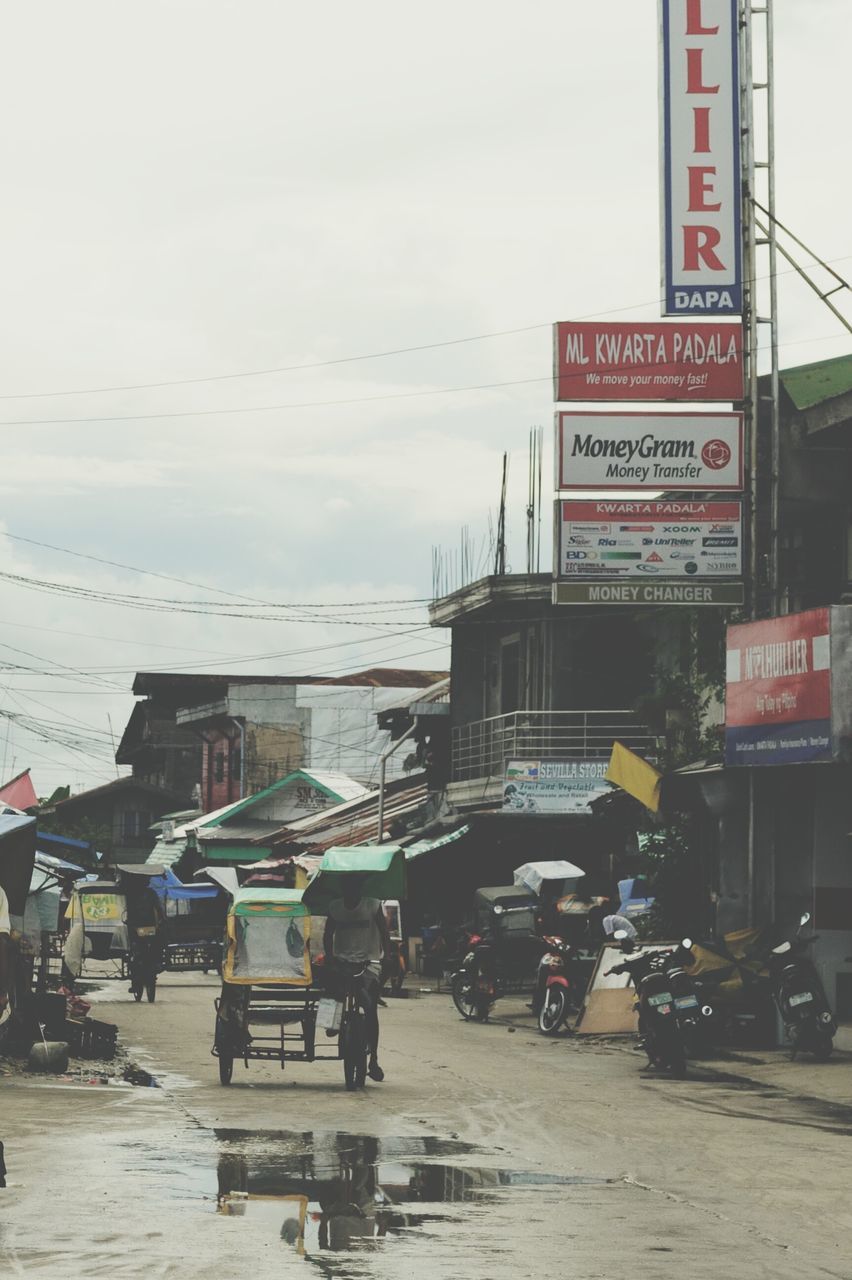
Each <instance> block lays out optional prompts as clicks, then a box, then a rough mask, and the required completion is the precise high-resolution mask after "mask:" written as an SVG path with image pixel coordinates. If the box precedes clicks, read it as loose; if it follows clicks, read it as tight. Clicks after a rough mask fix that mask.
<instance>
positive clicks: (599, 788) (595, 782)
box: [503, 760, 612, 814]
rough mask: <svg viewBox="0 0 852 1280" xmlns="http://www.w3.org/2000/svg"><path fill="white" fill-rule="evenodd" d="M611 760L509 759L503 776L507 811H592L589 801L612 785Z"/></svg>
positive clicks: (537, 812) (505, 811)
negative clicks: (606, 777) (610, 777)
mask: <svg viewBox="0 0 852 1280" xmlns="http://www.w3.org/2000/svg"><path fill="white" fill-rule="evenodd" d="M608 765H609V760H509V761H507V762H506V771H505V776H504V779H503V812H504V813H528V814H540V813H574V814H590V813H591V812H592V810H591V809H590V808H589V801H591V800H594V799H595V797H596V796H601V795H604V794H605V793H606V792H607V791H610V790H611V789H612V788H611V787H610V785H609V783H608V782H607V781H606V780H605V777H604V775H605V774H606V771H607V767H608Z"/></svg>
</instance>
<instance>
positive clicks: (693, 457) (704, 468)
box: [556, 412, 743, 492]
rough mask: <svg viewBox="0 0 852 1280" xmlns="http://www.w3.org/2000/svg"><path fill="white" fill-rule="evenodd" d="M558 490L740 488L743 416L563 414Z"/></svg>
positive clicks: (559, 429) (558, 427)
mask: <svg viewBox="0 0 852 1280" xmlns="http://www.w3.org/2000/svg"><path fill="white" fill-rule="evenodd" d="M556 450H557V459H556V462H557V472H556V484H557V488H559V489H596V490H600V489H625V488H629V489H658V490H659V489H666V490H675V491H687V492H697V491H701V490H706V491H710V492H721V491H723V490H731V491H737V490H740V489H742V487H743V416H742V414H741V413H671V414H645V413H572V412H565V413H557V415H556Z"/></svg>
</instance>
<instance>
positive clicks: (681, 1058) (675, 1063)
mask: <svg viewBox="0 0 852 1280" xmlns="http://www.w3.org/2000/svg"><path fill="white" fill-rule="evenodd" d="M666 1059H667V1065H668V1067H669V1070H670V1071H671V1073H672V1075H673V1076H674V1078H675V1080H683V1079H684V1078H685V1076H686V1053H685V1051H684V1047H683V1045H682V1044H681V1043H680V1041H675V1042H674V1043H673V1044H671V1045H670V1046H669V1050H668V1053H667V1054H666Z"/></svg>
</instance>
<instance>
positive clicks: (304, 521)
mask: <svg viewBox="0 0 852 1280" xmlns="http://www.w3.org/2000/svg"><path fill="white" fill-rule="evenodd" d="M775 7H776V32H777V42H776V75H777V107H778V122H777V134H778V147H777V186H778V213H779V216H780V217H781V218H782V219H783V220H784V221H785V222H787V223H788V224H789V225H790V226H791V227H792V228H793V229H794V230H795V231H797V233H798V234H799V235H800V236H801V237H802V238H803V239H804V240H805V241H807V242H808V243H809V244H811V245H813V246H814V247H815V248H816V249H817V250H818V251H819V253H820V254H821V255H822V256H823V257H825V258H828V259H831V260H833V261H835V262H836V265H837V268H838V270H840V271H841V272H845V273H849V272H852V238H850V234H849V213H848V210H849V204H850V194H852V181H850V178H849V173H848V165H847V164H846V163H845V161H844V156H845V149H846V143H845V139H846V133H847V129H846V126H847V124H848V119H849V106H848V66H847V61H848V50H849V38H850V34H852V10H850V6H849V3H848V0H816V2H815V3H811V4H805V3H803V0H776V6H775ZM3 10H4V14H3V16H4V23H3V28H4V40H3V44H2V49H0V95H2V100H3V120H4V128H3V130H2V136H0V148H2V161H1V162H2V172H3V175H4V184H3V186H4V196H3V201H2V208H0V224H2V238H0V246H2V248H0V252H2V255H3V262H2V279H3V290H2V294H0V326H2V351H3V359H2V365H1V366H0V394H2V395H3V397H4V398H3V400H2V401H0V424H2V428H1V429H2V435H3V443H2V452H1V453H0V529H2V530H5V531H6V532H8V533H11V534H15V535H18V536H19V537H25V538H29V539H34V540H37V541H40V542H44V543H51V544H55V545H56V546H58V547H65V548H70V549H72V550H75V551H78V552H82V553H86V554H89V555H94V556H100V557H103V558H107V559H110V560H115V561H120V562H124V563H127V564H131V565H135V566H138V567H141V568H145V569H150V570H154V571H157V572H159V573H165V574H172V575H175V576H177V577H181V578H184V579H187V580H190V581H192V582H197V583H202V584H207V586H208V591H207V592H200V591H199V590H198V589H196V588H191V587H184V586H179V585H177V584H173V583H172V584H170V583H167V582H164V581H161V580H157V579H155V578H150V577H148V578H146V577H143V576H140V575H138V574H133V573H130V572H128V571H125V570H120V569H116V568H110V567H108V566H105V565H100V564H97V563H93V562H90V561H85V560H80V559H74V558H72V557H69V556H67V555H64V554H61V553H59V552H56V551H49V550H45V549H40V548H37V547H34V546H32V545H30V544H28V543H25V542H21V541H13V540H10V539H9V538H6V537H0V571H2V572H3V573H6V574H10V573H11V574H18V575H22V576H29V577H35V578H38V579H40V580H48V581H51V582H61V583H63V584H67V585H72V586H84V587H87V588H89V589H96V590H99V591H108V592H109V591H111V592H125V593H136V594H140V595H150V596H155V597H169V598H180V599H183V600H197V599H202V598H203V599H214V598H217V592H216V590H214V589H219V590H220V591H229V592H234V593H238V594H241V595H245V596H251V597H254V598H256V599H262V600H268V601H269V600H271V601H292V602H298V603H304V602H322V601H334V602H343V601H350V602H355V601H367V600H369V601H374V600H379V599H406V600H409V599H417V598H422V597H425V596H428V595H429V594H430V591H431V547H432V545H433V544H441V545H443V546H445V547H452V548H455V547H457V545H458V541H459V532H458V531H459V528H460V526H461V525H463V524H466V525H469V526H470V527H471V530H472V534H473V536H474V537H475V539H476V545H477V549H478V551H481V550H483V549H484V547H485V546H486V545H487V542H486V541H485V539H486V538H487V530H488V513H489V510H491V511H492V512H493V510H494V507H495V505H496V499H497V493H498V484H499V470H500V456H501V453H502V451H503V450H509V451H510V452H511V454H512V476H513V481H514V483H513V486H512V501H511V505H510V513H509V517H510V531H511V535H512V545H511V549H510V561H511V563H512V566H513V567H514V568H515V569H521V570H522V569H524V567H525V564H524V561H523V551H522V548H523V536H524V528H523V507H524V505H525V497H526V492H525V490H526V448H527V438H528V433H529V428H530V426H531V425H533V424H538V423H541V424H548V431H549V423H550V420H551V416H552V400H551V388H550V382H549V374H550V366H551V354H550V333H549V328H548V326H549V325H550V323H551V322H552V321H554V320H557V319H569V318H582V317H587V316H591V315H612V316H613V317H614V318H645V319H652V318H654V317H656V316H658V314H659V304H658V301H657V299H658V296H659V265H658V264H659V251H658V239H659V233H658V174H657V157H658V129H657V51H656V6H655V5H654V4H653V2H652V0H608V2H607V3H606V4H600V3H599V4H584V5H580V4H578V3H577V2H576V0H574V2H572V3H566V0H560V2H559V3H557V2H556V0H536V3H535V4H526V5H521V4H519V3H511V4H510V3H506V2H503V3H499V2H498V3H495V2H494V0H488V3H486V2H485V0H461V3H460V2H459V0H455V2H454V3H448V2H447V0H433V3H432V4H430V5H429V6H427V7H423V6H415V5H413V4H409V3H404V2H403V3H400V0H362V3H360V4H357V5H354V4H352V3H351V2H344V0H326V3H324V4H313V5H310V4H304V3H298V4H297V3H294V2H292V0H235V2H234V3H228V2H226V0H197V2H195V0H102V2H100V3H96V2H92V0H75V3H73V4H69V3H67V0H60V2H58V3H47V2H42V0H29V2H28V3H27V4H11V3H7V4H6V5H4V6H3ZM781 303H782V319H781V341H782V344H783V345H782V353H781V358H782V365H785V366H789V365H795V364H800V363H805V362H808V361H811V360H817V359H821V358H823V357H826V356H830V355H841V354H844V353H845V352H847V351H848V350H849V348H850V340H849V337H848V335H846V334H845V333H844V331H843V329H842V328H841V327H840V325H839V324H838V323H837V322H836V320H834V319H833V318H832V317H831V316H830V315H829V313H828V312H827V311H826V310H825V309H824V308H823V307H822V306H821V304H819V303H818V302H817V301H815V300H814V299H812V297H811V296H810V295H809V294H808V292H807V290H806V287H805V286H804V285H803V284H801V283H800V282H799V281H798V280H796V279H795V278H794V279H792V280H791V277H790V275H789V274H785V275H784V276H783V277H782V281H781ZM527 326H530V328H529V331H528V332H525V333H517V334H514V335H508V336H504V337H498V338H492V339H489V340H487V341H479V342H469V343H467V342H466V343H463V344H460V345H456V346H449V347H443V348H441V347H438V348H436V349H432V350H424V351H419V352H415V353H410V354H406V355H398V356H388V357H385V358H381V359H370V360H360V361H357V362H352V363H341V364H337V365H328V366H326V367H323V368H316V369H312V370H309V371H304V370H303V371H296V372H287V373H274V374H266V375H263V376H254V377H250V376H245V377H238V378H233V379H228V380H225V381H218V382H217V381H210V382H204V381H201V382H197V383H194V384H191V385H183V386H166V387H160V388H150V389H139V390H124V391H112V392H107V393H101V394H97V393H94V392H92V391H91V390H90V389H91V388H103V387H107V388H109V387H115V386H124V385H127V384H138V383H153V382H168V381H170V380H179V379H188V378H199V379H204V378H211V377H218V376H221V375H225V374H234V373H243V372H245V371H251V370H264V369H269V368H271V367H272V368H275V367H279V366H291V365H304V364H311V363H316V362H320V361H335V360H342V359H345V358H346V357H352V356H363V355H370V354H372V353H375V352H386V351H389V350H392V349H396V348H399V347H415V346H420V345H424V344H430V343H438V342H442V341H447V340H451V339H462V338H468V337H472V336H474V335H479V334H486V333H493V332H495V331H502V330H510V329H520V328H526V327H527ZM532 326H536V327H532ZM494 383H517V384H518V385H515V386H504V387H491V388H490V389H482V390H468V391H454V392H452V393H451V394H443V393H442V392H443V389H445V388H464V387H483V386H484V385H486V384H494ZM75 389H83V390H84V391H85V393H84V394H79V395H71V394H61V395H55V396H47V395H45V394H44V393H49V392H69V391H72V390H75ZM434 392H438V394H431V393H434ZM422 393H429V394H422ZM16 397H20V398H16ZM25 397H30V398H25ZM32 397H40V398H32ZM329 401H335V402H340V401H350V402H351V403H345V404H344V403H336V404H329V403H327V402H329ZM324 402H325V403H324ZM359 402H360V403H359ZM267 405H273V406H299V407H281V408H275V409H272V410H269V411H263V412H254V413H253V412H249V410H251V409H252V408H255V407H257V406H267ZM311 406H313V407H311ZM202 409H203V410H208V409H212V410H229V411H230V412H228V413H222V414H219V415H217V416H207V417H178V416H175V417H154V418H146V417H144V416H141V415H158V414H168V413H173V414H180V413H185V412H187V411H194V410H202ZM110 417H112V419H113V420H112V421H96V419H104V418H110ZM39 419H42V420H43V419H51V420H58V421H51V422H47V423H45V422H42V423H40V424H39V423H38V422H37V420H39ZM22 421H25V422H27V423H32V424H34V425H27V426H22V425H18V424H19V423H20V422H22ZM544 528H545V529H547V528H549V524H548V519H547V516H546V515H545V523H544ZM547 556H548V552H547V550H546V552H545V557H544V559H545V563H546V561H547ZM483 563H484V561H483ZM542 567H545V564H543V566H542ZM221 598H222V599H225V598H226V597H224V596H222V597H221ZM365 608H366V607H365ZM338 616H339V611H338ZM351 616H352V617H358V618H359V619H360V621H361V622H362V623H363V622H366V621H373V622H376V621H377V620H378V621H382V622H387V623H389V624H390V625H388V626H387V627H385V628H384V629H383V630H382V629H378V627H377V628H376V629H367V628H366V627H364V626H351V625H350V626H341V625H333V624H327V625H318V624H316V623H305V622H296V621H294V622H291V623H288V624H287V625H286V626H285V625H282V624H279V623H269V622H267V623H263V622H253V621H247V620H242V619H241V620H228V621H226V620H223V619H217V618H202V617H199V616H197V615H195V614H191V613H187V612H183V611H180V610H179V609H178V608H175V610H174V611H171V610H170V611H168V612H142V611H137V610H132V609H129V608H126V607H119V606H117V605H116V604H114V603H109V604H107V603H96V602H93V601H92V600H90V599H79V598H71V597H68V596H62V595H55V594H52V593H46V592H38V593H36V592H33V591H31V590H28V589H25V588H23V587H21V586H15V585H13V584H11V583H10V582H9V580H8V579H4V580H0V643H1V644H2V645H3V646H6V647H4V648H0V662H4V663H5V662H8V663H19V664H20V665H21V666H22V667H27V666H28V667H32V668H34V670H17V671H9V670H6V671H4V670H2V669H0V681H2V685H0V709H2V710H4V711H11V712H12V713H13V714H15V715H26V716H29V717H38V718H40V720H41V721H42V722H44V723H42V724H41V726H40V729H41V732H42V733H43V734H44V736H45V737H47V738H49V739H54V740H53V741H43V740H39V739H37V738H35V737H33V736H32V733H31V732H30V731H29V730H27V729H25V728H24V726H23V723H22V722H16V723H15V724H14V725H11V726H10V725H9V722H8V721H7V722H6V723H5V724H4V723H2V722H0V766H2V772H3V773H4V774H5V775H6V776H8V775H9V774H11V773H12V772H13V769H14V771H17V770H19V769H21V768H23V767H25V766H26V765H32V768H33V775H34V778H35V781H36V784H37V788H38V789H39V790H40V791H41V792H42V793H44V792H48V791H50V790H52V788H53V787H54V786H56V785H58V784H60V783H64V782H70V783H72V784H73V785H74V786H75V788H79V787H81V786H91V785H94V784H95V783H96V782H98V781H104V780H108V779H109V777H110V776H114V768H113V767H112V766H111V765H110V747H109V737H108V734H109V729H110V725H109V719H108V717H109V718H111V721H112V727H113V729H114V731H115V734H116V736H120V733H121V730H122V728H123V726H124V723H125V721H126V718H127V715H128V714H129V711H130V708H131V706H132V700H131V698H130V697H129V695H128V693H127V692H126V691H127V690H129V687H130V682H131V680H132V674H133V672H134V671H135V670H137V669H150V668H152V667H168V666H170V665H180V666H182V667H186V668H191V667H192V666H199V669H216V667H215V665H214V666H203V667H202V666H200V665H199V664H202V663H204V664H219V667H218V669H220V670H225V669H227V668H228V667H229V666H231V665H233V661H234V659H236V658H237V657H248V656H249V655H252V654H271V653H276V654H280V655H288V656H280V657H276V658H268V659H260V658H259V659H258V660H257V662H255V663H241V664H240V665H239V666H238V667H237V670H240V669H242V670H246V671H249V670H257V671H271V672H279V673H294V672H302V673H312V672H318V671H320V670H322V671H326V672H332V671H334V672H343V671H345V670H352V669H358V668H359V667H362V666H365V665H368V664H369V665H376V664H379V663H383V664H385V665H391V664H393V665H406V666H417V665H426V666H429V667H437V666H440V665H442V664H444V663H445V662H446V658H447V653H446V650H445V649H442V648H440V647H438V646H440V643H441V641H442V640H443V635H442V633H439V632H425V633H424V632H419V633H414V634H406V635H399V634H397V633H399V632H403V631H406V632H407V631H408V630H409V628H414V627H416V626H417V625H418V624H421V623H422V621H423V619H424V614H423V611H422V609H418V608H417V607H415V608H408V607H406V608H404V609H401V610H399V611H396V610H389V611H388V613H387V614H380V615H373V616H372V618H367V617H366V616H365V615H364V614H363V613H360V614H354V615H351ZM70 633H74V634H70ZM353 638H357V639H358V640H359V641H361V643H359V644H353V643H352V641H353ZM333 644H337V645H339V646H340V647H338V648H322V647H321V646H330V645H333ZM13 649H14V650H18V651H19V652H13ZM296 650H303V651H306V652H302V653H301V654H300V653H295V652H293V651H296ZM20 651H24V652H23V653H22V652H20ZM32 655H35V656H32ZM57 664H62V666H64V667H71V668H75V669H76V670H78V671H81V672H85V673H95V674H96V679H95V677H94V676H92V675H88V676H87V677H86V678H85V680H82V679H81V678H78V677H76V676H73V675H72V674H71V673H70V672H66V673H65V674H63V675H62V676H61V678H60V677H59V676H58V674H53V675H49V674H45V673H46V672H48V671H51V670H52V671H53V672H54V673H58V672H59V666H58V665H57ZM105 682H108V683H105ZM69 717H71V718H73V721H74V722H77V723H73V722H72V720H71V719H69ZM80 722H82V724H81V723H80ZM60 725H64V726H65V727H64V729H60V728H59V726H60ZM83 725H85V728H84V727H83ZM7 730H8V732H7ZM78 732H79V733H81V734H82V733H85V734H86V735H87V737H86V741H85V743H84V745H85V747H86V752H87V754H81V753H79V752H77V751H74V750H71V749H70V748H69V747H68V746H67V745H62V743H61V742H59V741H56V740H55V739H57V738H62V739H64V740H65V741H66V742H67V740H68V735H69V734H72V735H74V734H77V733H78ZM88 735H91V737H90V736H88Z"/></svg>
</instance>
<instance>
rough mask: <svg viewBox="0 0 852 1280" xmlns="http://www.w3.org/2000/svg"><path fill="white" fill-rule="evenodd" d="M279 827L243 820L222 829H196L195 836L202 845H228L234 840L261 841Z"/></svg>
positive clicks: (258, 820)
mask: <svg viewBox="0 0 852 1280" xmlns="http://www.w3.org/2000/svg"><path fill="white" fill-rule="evenodd" d="M280 826H281V823H280V822H263V821H261V820H260V819H255V820H254V821H252V820H251V819H250V818H245V819H243V820H242V821H241V822H229V823H228V824H227V825H226V826H222V827H198V829H197V831H196V835H197V837H198V839H199V841H200V842H201V843H202V844H211V843H216V842H218V843H219V844H230V843H231V842H232V841H234V840H243V841H249V840H262V839H264V838H265V837H267V836H269V835H272V834H273V833H274V832H276V831H277V830H278V829H279V827H280Z"/></svg>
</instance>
